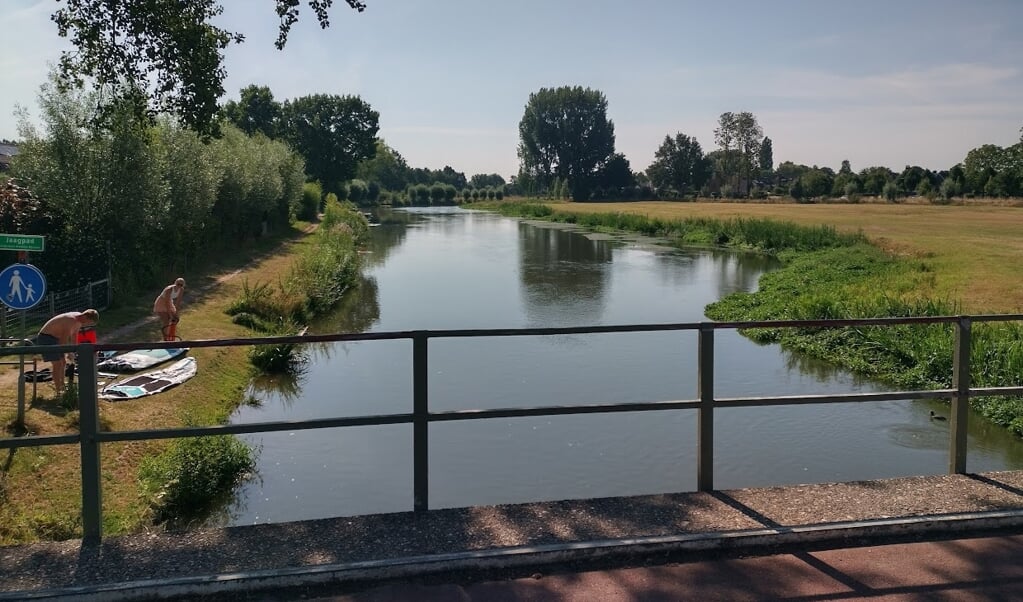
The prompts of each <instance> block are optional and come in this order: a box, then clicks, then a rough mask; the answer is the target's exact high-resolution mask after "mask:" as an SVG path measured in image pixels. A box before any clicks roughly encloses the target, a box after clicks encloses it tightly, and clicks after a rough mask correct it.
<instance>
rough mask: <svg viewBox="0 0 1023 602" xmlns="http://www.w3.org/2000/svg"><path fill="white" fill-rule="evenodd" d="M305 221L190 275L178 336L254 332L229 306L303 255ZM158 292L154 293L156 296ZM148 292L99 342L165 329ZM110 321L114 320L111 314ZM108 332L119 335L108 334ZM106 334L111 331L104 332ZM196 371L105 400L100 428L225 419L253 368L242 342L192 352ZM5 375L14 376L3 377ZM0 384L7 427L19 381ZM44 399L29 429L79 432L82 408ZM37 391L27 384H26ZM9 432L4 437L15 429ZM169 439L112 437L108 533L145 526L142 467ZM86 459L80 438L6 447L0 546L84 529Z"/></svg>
mask: <svg viewBox="0 0 1023 602" xmlns="http://www.w3.org/2000/svg"><path fill="white" fill-rule="evenodd" d="M308 226H309V225H308V224H302V223H300V224H296V225H295V227H294V228H293V229H291V230H289V231H288V232H285V233H281V234H280V235H279V236H278V237H276V238H272V239H267V240H266V241H265V242H264V243H263V245H262V247H261V252H260V254H257V255H255V256H253V254H252V252H251V251H249V252H248V254H247V255H248V256H247V257H246V256H241V255H239V256H235V257H225V258H222V259H221V261H220V263H219V265H218V266H216V268H212V269H211V270H210V271H208V272H207V273H204V274H185V277H186V279H187V280H188V281H189V288H188V290H186V296H185V304H184V308H183V311H182V320H181V324H180V326H179V330H178V333H179V334H180V335H181V336H183V337H184V338H185V339H186V340H187V339H222V338H239V337H246V336H251V330H249V329H248V328H247V327H245V326H242V325H239V324H235V323H233V322H232V321H231V318H230V316H228V315H227V313H226V310H227V309H228V308H229V307H230V306H231V305H232V304H234V303H235V302H236V301H237V299H238V298H239V297H240V296H242V291H243V289H244V288H245V286H246V285H247V284H253V283H257V282H273V283H277V282H283V281H287V279H288V277H289V275H290V274H292V272H293V270H294V269H295V268H296V266H297V265H298V262H299V260H300V258H301V257H303V256H306V255H307V254H308V253H309V251H308V249H310V248H311V246H312V245H313V244H314V240H315V237H311V236H307V235H306V234H305V231H306V230H308V229H309V228H308ZM156 292H157V291H153V295H152V296H153V297H155V295H156ZM151 307H152V298H151V297H149V296H146V297H145V298H139V299H137V300H134V301H133V302H130V303H122V305H121V307H120V308H119V309H118V310H117V311H116V312H110V314H111V315H108V314H107V313H104V314H102V315H101V318H100V324H99V329H100V337H101V340H118V341H146V340H159V338H160V333H159V326H158V325H157V324H156V323H155V322H153V321H151V320H148V321H145V322H139V320H143V319H145V318H148V317H149V315H150V311H151ZM111 318H113V319H111ZM109 333H115V336H113V337H112V338H107V337H110V334H109ZM104 335H106V336H104ZM191 354H192V355H193V356H194V357H196V359H197V361H198V365H199V371H198V374H197V375H196V376H195V377H194V378H193V379H192V380H190V381H188V382H187V383H186V384H184V385H182V386H180V387H177V388H174V389H171V390H169V391H167V392H164V393H161V394H160V395H159V396H156V397H151V398H142V399H138V400H126V401H119V402H116V403H107V402H103V403H101V404H100V405H101V407H100V420H101V424H102V428H104V429H108V430H135V429H147V428H162V427H170V426H180V425H182V424H189V425H211V424H217V423H221V422H223V421H224V420H225V419H226V418H227V417H228V416H229V415H230V413H231V412H232V411H233V410H234V409H235V408H236V407H237V405H238V404H239V403H241V401H242V399H243V395H244V392H245V388H246V386H247V384H248V382H249V380H250V378H251V377H252V375H253V368H252V366H251V364H250V362H249V359H248V348H246V347H223V348H204V349H194V350H192V352H191ZM4 376H5V377H9V376H10V375H8V374H5V375H4ZM8 381H9V384H8V385H7V386H5V387H3V388H2V389H0V419H2V421H3V424H5V425H7V424H10V423H11V422H12V421H13V419H14V417H15V411H16V394H17V393H16V379H13V378H7V381H5V382H8ZM39 391H40V397H39V399H38V400H37V401H36V403H34V404H32V406H31V407H30V408H29V410H28V412H27V414H26V423H27V425H28V427H29V430H30V432H31V433H32V434H37V435H47V434H63V433H71V432H74V431H75V429H76V422H75V421H76V418H77V413H76V412H73V411H68V410H66V409H64V408H62V407H61V406H60V405H59V404H57V403H56V400H54V399H53V393H52V388H50V387H49V385H48V384H46V383H40V389H39ZM29 394H31V390H30V391H29ZM10 435H11V433H10V432H7V433H5V434H4V435H3V436H10ZM171 445H172V443H171V442H169V441H145V442H130V443H111V444H106V445H104V446H103V448H102V471H103V517H104V532H105V533H107V534H117V533H125V532H129V531H137V530H139V529H142V528H149V527H150V525H151V524H152V520H153V517H154V506H153V505H152V504H151V501H152V500H151V499H150V498H148V497H147V495H146V494H145V492H144V491H143V490H142V488H141V487H140V481H139V468H140V466H141V465H142V463H143V461H144V459H145V458H153V457H156V456H158V455H159V454H161V453H162V452H165V451H166V450H168V449H170V447H171ZM79 462H80V460H79V457H78V448H77V446H74V445H67V446H53V447H41V448H27V449H20V450H18V451H17V452H14V453H6V454H4V464H3V473H2V475H0V476H2V480H0V545H4V544H11V543H18V542H26V541H32V540H35V539H65V538H68V537H76V536H79V535H80V533H81V520H80V509H81V500H80V486H79V483H80V476H79V474H80V469H79V466H80V464H79Z"/></svg>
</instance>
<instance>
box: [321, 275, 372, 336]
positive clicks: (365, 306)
mask: <svg viewBox="0 0 1023 602" xmlns="http://www.w3.org/2000/svg"><path fill="white" fill-rule="evenodd" d="M379 296H380V288H379V286H378V285H377V281H376V278H373V277H371V276H362V277H361V278H360V280H359V284H358V286H356V287H354V288H352V289H351V290H349V291H348V292H346V293H345V296H344V297H343V298H342V299H341V302H340V303H339V304H338V306H337V307H336V308H335V309H334V311H332V312H331V313H330V314H328V315H326V316H323V317H321V318H319V319H317V320H316V322H315V323H314V324H312V325H310V327H309V331H310V333H314V334H328V333H357V332H366V331H367V330H369V329H370V328H372V327H373V325H374V324H376V323H377V322H378V321H379V320H380V298H379Z"/></svg>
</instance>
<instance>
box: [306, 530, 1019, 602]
mask: <svg viewBox="0 0 1023 602" xmlns="http://www.w3.org/2000/svg"><path fill="white" fill-rule="evenodd" d="M864 599H869V600H881V601H892V600H899V601H904V600H949V601H955V602H970V601H979V600H985V601H987V600H1006V601H1008V600H1023V535H1013V536H1006V537H988V538H980V539H958V540H949V541H940V542H927V543H909V544H892V545H883V546H872V547H860V548H844V549H838V550H827V551H821V552H801V553H796V554H781V555H777V556H765V557H759V558H746V559H733V560H714V561H707V562H692V563H685V564H673V565H664V566H656V567H643V568H631V569H617V570H606V571H594V572H577V573H564V574H553V575H537V576H536V577H535V578H525V579H516V580H509V581H492V582H483V583H475V584H465V585H460V584H444V585H417V584H399V585H388V586H383V587H378V588H376V589H372V590H367V591H364V592H360V593H355V594H348V595H342V596H334V597H321V598H318V600H322V601H326V600H331V601H334V602H389V601H397V600H402V601H404V600H415V601H417V602H448V601H479V602H503V601H509V602H510V601H515V602H523V601H531V600H535V601H548V600H550V601H556V602H577V601H578V602H584V601H585V602H592V601H599V602H625V601H628V602H637V601H644V602H645V601H662V600H664V601H667V600H700V601H704V600H708V601H714V600H727V601H733V600H735V601H739V600H790V601H792V600H804V601H807V602H811V601H826V600H864Z"/></svg>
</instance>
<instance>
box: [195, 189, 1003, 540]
mask: <svg viewBox="0 0 1023 602" xmlns="http://www.w3.org/2000/svg"><path fill="white" fill-rule="evenodd" d="M384 221H385V223H384V224H383V225H381V226H379V227H375V228H373V229H372V234H373V238H372V241H371V243H370V244H369V247H368V249H367V253H366V255H365V259H366V265H367V269H366V270H365V274H366V279H365V282H364V283H363V285H362V286H361V287H360V289H359V290H358V291H357V292H355V293H354V294H353V295H352V296H351V297H350V298H349V299H347V300H346V302H345V306H344V307H343V308H341V309H339V311H338V312H337V313H336V314H335V315H334V316H332V317H331V318H329V319H327V320H324V321H323V322H322V323H320V324H317V325H314V327H313V329H312V331H313V332H338V331H343V332H362V331H396V330H414V329H448V328H451V329H459V328H506V327H507V328H516V327H548V326H550V327H559V326H589V325H604V324H607V325H612V324H638V323H672V322H696V321H701V320H705V319H706V318H705V317H704V315H703V308H704V306H706V305H707V304H708V303H710V302H712V301H714V300H716V299H719V298H721V297H722V296H724V295H727V294H729V293H732V292H734V291H749V290H753V289H754V288H755V287H756V283H757V279H758V278H759V277H760V275H761V274H762V273H764V271H766V270H769V269H770V268H771V266H772V263H771V261H770V260H768V259H765V258H762V257H757V256H748V255H739V254H732V253H723V252H715V251H703V250H700V251H677V250H670V249H666V248H658V247H656V246H653V245H651V244H649V243H647V242H643V241H622V240H608V239H607V237H603V236H598V235H588V234H586V233H582V232H575V231H569V230H566V229H563V228H557V227H554V226H552V225H545V224H532V223H526V222H520V221H516V220H513V219H508V218H504V217H500V216H497V215H494V214H489V213H479V212H469V211H464V210H460V209H455V208H451V209H447V208H445V209H423V210H410V211H407V212H406V211H398V212H394V213H393V214H392V215H391V218H390V219H385V220H384ZM715 347H716V349H715V358H716V365H715V370H716V371H715V386H716V391H715V392H716V395H717V396H719V397H738V396H755V395H791V394H810V393H838V392H866V391H872V390H883V389H884V387H882V386H880V385H877V384H874V383H871V382H868V381H863V380H862V379H858V378H856V377H854V376H852V375H850V374H847V373H844V372H841V371H837V370H834V369H831V368H829V367H827V366H824V365H821V364H819V363H816V362H813V361H809V360H807V359H805V358H800V357H796V356H793V355H791V354H789V353H787V352H785V351H783V350H781V349H780V348H779V347H778V346H773V345H771V346H761V345H757V344H755V343H753V342H751V341H749V340H747V339H744V338H743V337H741V336H739V335H738V334H737V333H735V332H734V331H717V332H716V333H715ZM306 353H307V356H308V359H309V362H308V368H307V370H306V371H305V372H304V374H302V375H301V376H300V377H299V378H297V379H294V380H291V381H285V382H280V381H277V382H258V383H255V384H254V385H253V387H252V391H251V393H252V395H253V396H254V397H255V398H256V399H258V400H260V402H261V403H259V404H256V405H251V406H244V407H242V408H241V409H240V410H239V411H238V412H237V413H236V415H235V416H234V417H233V418H232V421H233V422H235V423H245V422H261V421H269V420H298V419H307V418H325V417H336V416H350V415H367V414H386V413H395V412H411V409H412V344H411V342H410V341H367V342H357V343H344V344H340V343H339V344H333V345H317V346H315V347H310V348H309V349H307V351H306ZM429 379H430V389H429V397H430V407H431V409H432V410H454V409H477V408H497V407H514V406H539V405H569V404H588V403H601V402H607V403H612V402H625V401H654V400H678V399H694V398H695V397H696V334H695V333H693V332H688V331H685V332H670V333H627V334H597V335H571V336H556V337H509V338H482V339H440V340H438V339H434V340H431V342H430V363H429ZM932 409H934V410H936V411H939V412H943V413H945V414H947V411H948V409H947V406H943V405H942V404H941V403H939V402H936V401H921V400H905V401H890V402H878V403H864V404H854V403H849V404H827V405H806V406H792V407H765V408H737V409H731V410H718V411H716V412H715V485H716V486H717V487H718V488H722V489H724V488H739V487H755V486H768V485H784V484H795V483H810V482H831V481H852V480H860V479H877V478H887V477H895V476H905V475H922V474H940V473H943V472H945V471H946V467H947V464H948V451H947V450H948V426H947V423H942V422H933V421H931V420H930V419H929V418H928V412H929V411H930V410H932ZM695 419H696V415H695V412H694V411H692V410H677V411H664V412H645V413H624V414H611V415H580V416H564V417H552V418H519V419H495V420H485V421H472V422H458V423H440V424H433V425H431V426H430V507H431V508H443V507H458V506H468V505H479V504H499V503H517V502H528V501H540V500H555V499H569V498H588V497H604V496H619V495H640V494H649V493H665V492H677V491H692V490H695V489H696V421H695ZM245 439H246V441H248V442H249V443H251V444H252V445H253V446H254V447H256V448H257V449H258V468H257V474H256V475H255V477H254V478H253V479H251V480H250V481H248V482H246V483H245V484H243V485H242V486H240V487H239V488H238V489H237V490H236V491H235V492H234V494H233V496H232V498H231V500H230V501H229V502H228V503H227V504H225V506H224V507H223V508H221V509H220V511H219V512H217V513H215V515H214V516H211V517H210V518H209V519H208V524H209V525H240V524H252V523H262V522H284V521H291V520H304V519H314V518H325V517H333V516H346V515H357V514H369V513H378V512H394V511H406V510H410V509H411V508H412V427H411V426H410V425H398V426H380V427H354V428H343V429H341V428H339V429H324V430H313V431H295V432H282V433H269V434H257V435H251V436H247V437H245ZM1021 467H1023V445H1020V444H1019V443H1018V442H1017V441H1016V440H1015V439H1014V438H1013V437H1011V436H1009V435H1008V434H1006V433H1005V431H1004V430H1002V429H1000V428H998V427H995V426H993V425H990V424H988V423H986V422H984V421H983V420H982V419H981V418H979V417H976V416H973V417H971V426H970V434H969V466H968V469H969V470H970V471H971V472H979V471H989V470H1003V469H1019V468H1021Z"/></svg>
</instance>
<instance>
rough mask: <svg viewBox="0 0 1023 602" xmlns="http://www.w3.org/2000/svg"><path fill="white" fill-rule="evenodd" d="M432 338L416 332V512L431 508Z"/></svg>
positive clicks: (413, 466) (413, 359) (413, 376)
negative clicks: (429, 359)
mask: <svg viewBox="0 0 1023 602" xmlns="http://www.w3.org/2000/svg"><path fill="white" fill-rule="evenodd" d="M428 342H429V338H428V337H427V336H426V333H425V332H422V331H420V332H416V333H414V334H413V335H412V509H413V510H414V511H415V512H423V511H426V510H429V509H430V455H429V453H430V446H429V442H430V440H429V432H430V430H429V414H430V405H429V401H428V385H429V382H428V375H429V372H428V370H427V365H428V356H427V344H428Z"/></svg>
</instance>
